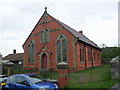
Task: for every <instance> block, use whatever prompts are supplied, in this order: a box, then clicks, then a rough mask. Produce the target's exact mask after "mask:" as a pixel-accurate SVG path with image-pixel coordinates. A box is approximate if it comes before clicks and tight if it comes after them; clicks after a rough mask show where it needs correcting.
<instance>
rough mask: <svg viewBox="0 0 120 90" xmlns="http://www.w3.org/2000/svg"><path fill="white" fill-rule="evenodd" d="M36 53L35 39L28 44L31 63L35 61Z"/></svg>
mask: <svg viewBox="0 0 120 90" xmlns="http://www.w3.org/2000/svg"><path fill="white" fill-rule="evenodd" d="M34 53H35V44H34V42H33V41H31V42H30V43H29V46H28V61H29V63H33V62H34V61H35V60H34Z"/></svg>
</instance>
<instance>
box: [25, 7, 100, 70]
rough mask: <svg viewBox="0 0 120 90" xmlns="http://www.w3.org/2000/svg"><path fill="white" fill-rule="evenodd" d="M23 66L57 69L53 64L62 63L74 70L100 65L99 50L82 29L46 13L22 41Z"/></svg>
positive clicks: (38, 68)
mask: <svg viewBox="0 0 120 90" xmlns="http://www.w3.org/2000/svg"><path fill="white" fill-rule="evenodd" d="M23 49H24V67H26V68H31V69H37V70H44V69H45V70H54V71H58V70H59V69H58V68H57V65H59V64H66V65H67V66H68V68H72V69H73V70H74V71H80V70H83V69H87V68H89V67H96V66H100V65H101V49H100V48H99V46H98V45H97V44H95V43H94V42H93V41H91V40H90V39H88V38H87V37H86V36H85V35H84V34H83V32H82V31H79V32H78V31H76V30H75V29H73V28H71V27H70V26H68V25H66V24H64V23H63V22H61V21H59V20H58V19H56V18H54V17H53V16H51V15H50V14H48V12H47V8H46V9H45V12H44V13H43V15H42V16H41V18H40V20H39V21H38V22H37V24H36V26H35V27H34V29H33V30H32V32H31V33H30V35H29V36H28V38H27V39H26V41H25V43H24V44H23Z"/></svg>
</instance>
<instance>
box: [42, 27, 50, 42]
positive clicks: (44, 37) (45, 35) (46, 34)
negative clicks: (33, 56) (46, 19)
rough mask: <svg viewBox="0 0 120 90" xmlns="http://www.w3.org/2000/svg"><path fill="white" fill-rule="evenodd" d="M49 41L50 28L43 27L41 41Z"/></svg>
mask: <svg viewBox="0 0 120 90" xmlns="http://www.w3.org/2000/svg"><path fill="white" fill-rule="evenodd" d="M46 42H49V29H48V28H47V29H45V30H44V29H43V30H42V31H41V43H46Z"/></svg>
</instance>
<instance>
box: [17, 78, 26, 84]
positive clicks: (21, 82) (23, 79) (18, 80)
mask: <svg viewBox="0 0 120 90" xmlns="http://www.w3.org/2000/svg"><path fill="white" fill-rule="evenodd" d="M16 83H18V84H23V85H26V84H28V82H27V80H26V79H25V78H24V77H22V76H18V77H17V78H16Z"/></svg>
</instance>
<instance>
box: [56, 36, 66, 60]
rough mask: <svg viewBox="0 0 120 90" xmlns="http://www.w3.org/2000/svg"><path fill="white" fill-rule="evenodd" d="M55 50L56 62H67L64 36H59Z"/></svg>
mask: <svg viewBox="0 0 120 90" xmlns="http://www.w3.org/2000/svg"><path fill="white" fill-rule="evenodd" d="M56 47H57V48H56V49H57V61H58V62H62V61H65V62H66V61H67V39H66V37H65V36H64V35H60V36H58V38H57V42H56Z"/></svg>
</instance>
